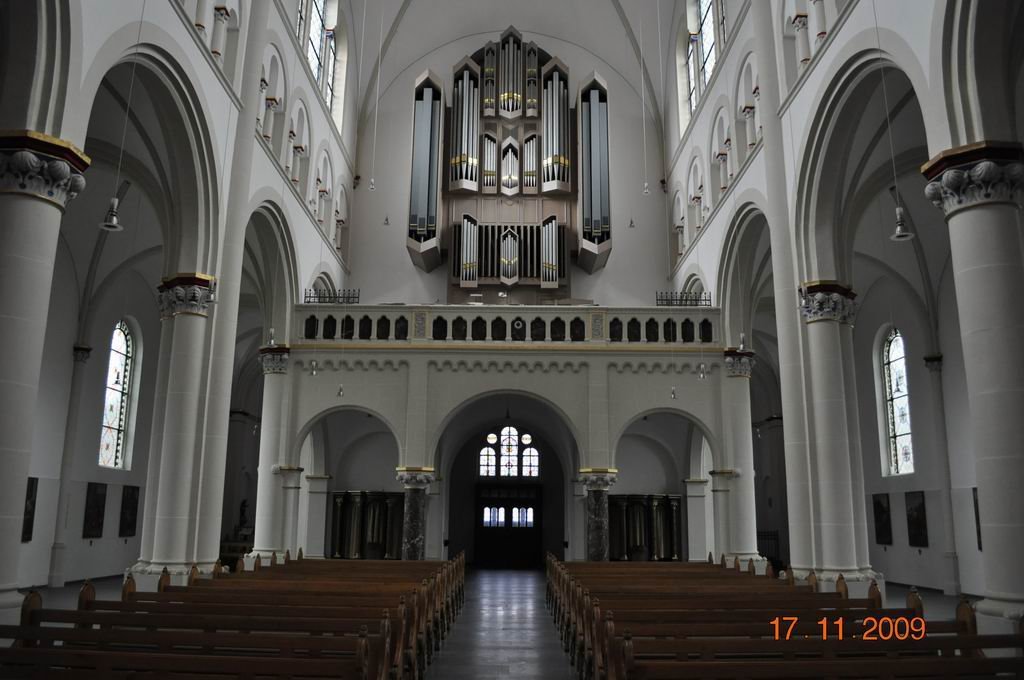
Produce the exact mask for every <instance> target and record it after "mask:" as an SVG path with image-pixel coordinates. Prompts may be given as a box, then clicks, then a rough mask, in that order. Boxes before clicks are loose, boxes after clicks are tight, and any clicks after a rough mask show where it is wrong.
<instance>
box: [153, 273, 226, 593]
mask: <svg viewBox="0 0 1024 680" xmlns="http://www.w3.org/2000/svg"><path fill="white" fill-rule="evenodd" d="M214 288H215V286H214V280H213V277H212V276H208V275H206V274H179V275H177V276H175V277H173V278H170V279H164V281H163V283H161V284H160V286H159V287H158V288H157V293H158V300H159V304H160V320H161V323H162V325H163V326H164V327H165V328H166V329H167V331H168V332H167V335H166V336H164V335H162V336H161V337H162V338H164V337H166V338H167V344H166V345H164V344H162V343H161V345H160V351H161V353H165V352H166V354H167V356H168V361H169V363H168V370H167V390H166V399H165V402H164V408H163V414H162V421H161V422H162V423H163V431H162V432H161V433H160V441H161V444H160V450H161V456H160V463H159V465H160V470H159V476H158V477H157V479H156V480H155V481H156V482H157V488H156V489H146V492H147V495H148V494H151V493H156V499H155V504H154V506H152V507H153V509H154V519H153V523H152V527H153V530H152V536H153V539H152V546H153V552H152V559H151V561H150V564H149V565H148V567H145V568H144V569H143V570H144V571H145V572H146V573H150V574H152V573H159V572H160V571H161V570H162V569H163V568H165V567H166V568H167V570H168V571H170V572H171V574H173V575H178V576H181V575H183V574H185V573H187V571H188V568H189V566H191V563H192V560H191V557H190V555H191V553H192V550H191V548H192V546H193V544H194V532H195V504H194V500H193V493H194V491H195V484H196V483H197V477H196V471H197V470H196V466H197V463H196V458H197V449H198V448H199V437H200V431H199V415H200V414H199V409H198V408H197V404H199V403H200V401H201V397H202V394H201V392H202V383H203V366H204V364H205V359H206V357H205V355H204V351H203V349H204V348H205V347H206V331H207V315H208V314H209V311H210V307H211V305H212V303H213V300H214ZM161 332H163V331H161Z"/></svg>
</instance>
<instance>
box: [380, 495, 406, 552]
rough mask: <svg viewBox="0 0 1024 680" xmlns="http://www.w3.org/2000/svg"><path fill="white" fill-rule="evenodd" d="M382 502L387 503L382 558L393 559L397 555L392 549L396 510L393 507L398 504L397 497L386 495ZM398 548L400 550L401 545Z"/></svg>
mask: <svg viewBox="0 0 1024 680" xmlns="http://www.w3.org/2000/svg"><path fill="white" fill-rule="evenodd" d="M384 503H385V504H386V505H387V509H388V513H387V519H386V520H385V522H384V523H385V525H386V528H385V530H384V559H386V560H393V559H395V558H397V557H398V556H397V555H396V554H395V551H394V544H395V540H394V534H395V531H394V526H395V524H396V522H395V515H396V513H397V512H398V511H397V510H396V509H395V506H396V505H398V498H396V497H395V496H388V497H387V498H386V499H385V500H384ZM403 519H404V518H403ZM399 550H401V547H399Z"/></svg>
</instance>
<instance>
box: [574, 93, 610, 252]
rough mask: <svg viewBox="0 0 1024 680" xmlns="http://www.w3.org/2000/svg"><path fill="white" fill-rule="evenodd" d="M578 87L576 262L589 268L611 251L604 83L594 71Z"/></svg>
mask: <svg viewBox="0 0 1024 680" xmlns="http://www.w3.org/2000/svg"><path fill="white" fill-rule="evenodd" d="M586 83H587V84H586V85H584V87H582V88H580V96H579V103H578V105H577V110H578V111H579V113H578V115H579V130H580V139H579V147H580V166H581V167H580V200H579V212H580V250H579V263H580V266H581V267H583V268H584V269H586V270H587V271H589V272H593V271H595V270H597V269H599V268H601V267H603V266H604V263H605V262H606V261H607V259H608V255H609V254H610V252H611V238H612V226H611V208H610V207H609V193H610V191H611V185H610V183H609V180H608V162H609V159H608V87H607V86H606V85H605V84H604V81H603V80H601V78H600V77H599V76H597V75H596V74H594V75H592V76H591V77H590V78H589V79H587V81H586Z"/></svg>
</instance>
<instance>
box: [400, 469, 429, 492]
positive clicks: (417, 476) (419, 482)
mask: <svg viewBox="0 0 1024 680" xmlns="http://www.w3.org/2000/svg"><path fill="white" fill-rule="evenodd" d="M395 478H396V479H397V480H398V481H399V482H401V483H402V488H405V489H426V488H427V487H428V486H430V484H431V483H432V482H433V481H434V480H435V479H437V476H436V475H435V474H434V468H425V467H424V468H412V467H405V468H395Z"/></svg>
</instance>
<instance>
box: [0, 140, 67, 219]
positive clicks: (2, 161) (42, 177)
mask: <svg viewBox="0 0 1024 680" xmlns="http://www.w3.org/2000/svg"><path fill="white" fill-rule="evenodd" d="M83 190H85V177H83V176H82V173H81V171H79V170H78V169H77V168H76V167H75V166H73V165H72V164H71V163H69V162H68V161H66V160H64V159H63V158H57V157H54V156H51V155H49V154H45V153H40V152H37V151H34V150H31V149H27V148H21V149H2V148H0V192H4V193H12V192H13V193H24V194H28V195H31V196H38V197H39V198H43V199H45V200H47V201H50V202H51V203H53V204H55V205H57V206H58V207H60V208H61V209H63V208H64V207H65V206H66V205H67V203H68V201H70V200H71V199H73V198H74V197H75V196H77V195H78V194H80V193H81V192H82V191H83Z"/></svg>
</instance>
